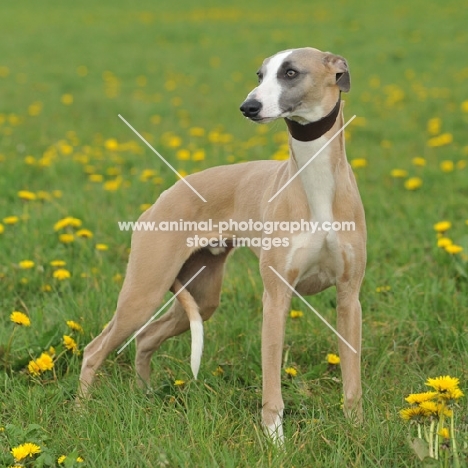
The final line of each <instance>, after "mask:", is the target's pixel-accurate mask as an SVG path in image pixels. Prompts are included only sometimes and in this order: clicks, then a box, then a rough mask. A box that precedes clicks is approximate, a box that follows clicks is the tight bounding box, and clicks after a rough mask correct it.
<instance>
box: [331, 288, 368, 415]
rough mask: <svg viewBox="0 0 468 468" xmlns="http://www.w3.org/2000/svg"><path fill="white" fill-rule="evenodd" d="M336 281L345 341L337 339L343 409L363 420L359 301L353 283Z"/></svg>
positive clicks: (340, 319) (341, 326)
mask: <svg viewBox="0 0 468 468" xmlns="http://www.w3.org/2000/svg"><path fill="white" fill-rule="evenodd" d="M350 286H351V285H349V284H347V285H343V284H340V283H338V284H337V308H336V310H337V329H338V332H339V333H340V334H341V336H343V337H344V338H345V340H346V341H347V342H348V343H349V344H350V345H351V346H352V347H353V348H354V349H351V348H350V346H349V345H348V344H347V343H345V342H344V341H343V340H339V344H338V346H339V350H340V357H341V375H342V379H343V395H344V405H343V410H344V413H345V415H346V416H347V417H348V418H350V419H351V420H352V421H354V422H358V423H359V422H361V421H362V418H363V416H362V401H361V399H362V387H361V304H360V302H359V297H358V294H359V289H358V287H356V286H355V285H352V286H353V287H350Z"/></svg>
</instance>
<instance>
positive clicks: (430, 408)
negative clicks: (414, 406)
mask: <svg viewBox="0 0 468 468" xmlns="http://www.w3.org/2000/svg"><path fill="white" fill-rule="evenodd" d="M419 408H421V409H422V410H423V411H424V412H425V413H426V415H427V416H441V415H442V414H443V415H444V416H447V417H451V416H452V414H453V412H452V410H450V409H448V408H447V407H446V406H445V405H444V404H441V403H436V402H434V401H431V400H427V401H422V402H421V403H420V404H419Z"/></svg>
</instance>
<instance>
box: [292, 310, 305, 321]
mask: <svg viewBox="0 0 468 468" xmlns="http://www.w3.org/2000/svg"><path fill="white" fill-rule="evenodd" d="M289 316H290V317H291V318H293V319H297V318H301V317H303V316H304V312H302V310H291V312H289Z"/></svg>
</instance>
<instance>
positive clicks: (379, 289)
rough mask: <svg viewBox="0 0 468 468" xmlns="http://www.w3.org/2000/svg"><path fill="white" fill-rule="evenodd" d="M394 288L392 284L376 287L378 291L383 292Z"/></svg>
mask: <svg viewBox="0 0 468 468" xmlns="http://www.w3.org/2000/svg"><path fill="white" fill-rule="evenodd" d="M391 289H392V287H391V286H377V287H376V288H375V291H376V292H378V293H382V292H388V291H390V290H391Z"/></svg>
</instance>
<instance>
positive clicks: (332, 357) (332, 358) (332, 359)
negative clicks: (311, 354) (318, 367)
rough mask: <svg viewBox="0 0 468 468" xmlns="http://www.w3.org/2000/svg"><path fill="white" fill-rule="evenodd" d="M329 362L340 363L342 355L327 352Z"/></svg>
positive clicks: (332, 363)
mask: <svg viewBox="0 0 468 468" xmlns="http://www.w3.org/2000/svg"><path fill="white" fill-rule="evenodd" d="M327 362H328V364H331V365H334V366H336V365H338V364H339V363H340V357H339V356H337V355H336V354H327Z"/></svg>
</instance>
